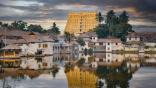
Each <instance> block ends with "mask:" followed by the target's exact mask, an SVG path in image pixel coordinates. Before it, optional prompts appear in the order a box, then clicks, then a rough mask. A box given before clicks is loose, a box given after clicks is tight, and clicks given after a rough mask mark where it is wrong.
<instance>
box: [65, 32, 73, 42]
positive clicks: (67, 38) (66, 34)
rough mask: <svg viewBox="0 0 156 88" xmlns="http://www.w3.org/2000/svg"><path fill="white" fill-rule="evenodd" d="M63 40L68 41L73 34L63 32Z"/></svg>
mask: <svg viewBox="0 0 156 88" xmlns="http://www.w3.org/2000/svg"><path fill="white" fill-rule="evenodd" d="M64 36H65V41H68V42H70V41H71V39H72V38H74V35H73V34H70V33H69V32H64Z"/></svg>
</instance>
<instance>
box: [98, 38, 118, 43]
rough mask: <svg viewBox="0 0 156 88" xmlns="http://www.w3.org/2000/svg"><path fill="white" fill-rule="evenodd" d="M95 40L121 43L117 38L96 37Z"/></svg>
mask: <svg viewBox="0 0 156 88" xmlns="http://www.w3.org/2000/svg"><path fill="white" fill-rule="evenodd" d="M96 42H112V43H117V42H118V43H121V40H120V39H118V38H101V39H98V40H97V41H96Z"/></svg>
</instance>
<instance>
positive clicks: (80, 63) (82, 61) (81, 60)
mask: <svg viewBox="0 0 156 88" xmlns="http://www.w3.org/2000/svg"><path fill="white" fill-rule="evenodd" d="M84 63H85V59H84V58H81V59H80V60H78V62H77V65H78V66H79V67H80V66H82V65H83V64H84Z"/></svg>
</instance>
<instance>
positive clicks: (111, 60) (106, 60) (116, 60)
mask: <svg viewBox="0 0 156 88" xmlns="http://www.w3.org/2000/svg"><path fill="white" fill-rule="evenodd" d="M94 57H95V60H94V61H93V62H92V63H91V65H92V67H93V68H97V67H98V66H115V67H116V66H120V65H121V64H122V62H123V61H124V57H123V55H121V54H112V53H95V54H94Z"/></svg>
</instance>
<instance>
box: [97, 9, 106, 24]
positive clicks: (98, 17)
mask: <svg viewBox="0 0 156 88" xmlns="http://www.w3.org/2000/svg"><path fill="white" fill-rule="evenodd" d="M103 20H104V18H103V17H102V14H101V12H99V13H98V14H97V21H98V22H100V23H101V22H102V21H103Z"/></svg>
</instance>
